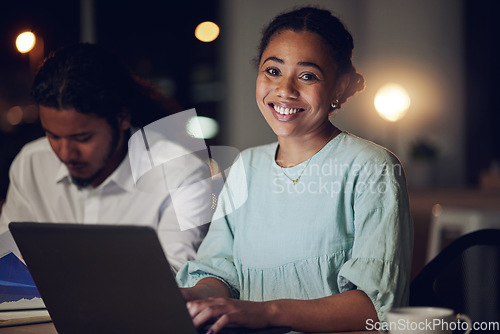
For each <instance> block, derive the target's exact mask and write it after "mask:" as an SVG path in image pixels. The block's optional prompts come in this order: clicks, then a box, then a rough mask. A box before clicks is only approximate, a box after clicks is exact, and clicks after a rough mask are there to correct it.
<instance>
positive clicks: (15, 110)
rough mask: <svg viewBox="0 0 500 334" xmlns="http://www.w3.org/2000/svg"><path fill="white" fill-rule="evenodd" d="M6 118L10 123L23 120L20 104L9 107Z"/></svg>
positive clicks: (13, 123) (17, 122) (14, 123)
mask: <svg viewBox="0 0 500 334" xmlns="http://www.w3.org/2000/svg"><path fill="white" fill-rule="evenodd" d="M6 118H7V122H9V123H10V125H18V124H19V123H21V121H22V120H23V109H22V108H21V107H20V106H14V107H12V108H10V109H9V111H7V115H6Z"/></svg>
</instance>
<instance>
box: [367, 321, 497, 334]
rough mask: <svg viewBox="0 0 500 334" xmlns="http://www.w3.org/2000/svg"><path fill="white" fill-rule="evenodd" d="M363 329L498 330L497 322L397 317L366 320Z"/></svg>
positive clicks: (414, 331)
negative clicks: (389, 319) (382, 319)
mask: <svg viewBox="0 0 500 334" xmlns="http://www.w3.org/2000/svg"><path fill="white" fill-rule="evenodd" d="M365 329H366V330H367V331H373V330H376V331H379V332H391V331H401V332H408V333H419V332H424V331H436V332H439V333H441V332H443V333H450V332H455V331H458V332H461V333H462V332H464V333H465V332H468V331H469V330H471V329H472V330H474V331H476V332H477V331H484V332H485V333H491V332H498V331H499V330H500V323H499V322H473V323H472V325H471V324H469V323H468V322H467V321H460V319H458V320H457V321H446V320H444V319H425V320H422V321H410V320H407V319H399V320H398V321H390V322H389V321H383V322H378V321H374V320H373V319H368V320H367V321H366V326H365Z"/></svg>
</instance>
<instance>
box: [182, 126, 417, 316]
mask: <svg viewBox="0 0 500 334" xmlns="http://www.w3.org/2000/svg"><path fill="white" fill-rule="evenodd" d="M277 145H278V144H277V143H273V144H269V145H265V146H260V147H256V148H251V149H248V150H245V151H244V152H242V153H241V155H240V157H239V161H238V163H236V164H235V165H234V167H233V168H232V170H231V172H230V174H229V177H228V180H227V182H226V185H225V188H224V189H223V191H222V192H221V195H220V197H219V202H218V206H217V209H216V212H215V217H220V218H217V219H214V221H213V222H212V224H211V226H210V229H209V232H208V234H207V236H206V238H205V240H204V241H203V242H202V244H201V246H200V248H199V250H198V256H197V259H196V260H195V261H190V262H188V263H186V264H185V265H184V266H183V267H182V268H181V269H180V271H179V272H178V274H177V279H178V282H179V284H180V286H184V287H189V286H193V285H195V284H196V282H197V281H199V280H200V279H202V278H204V277H207V276H212V277H217V278H219V279H221V280H222V281H223V282H225V283H226V284H227V285H228V286H229V288H230V290H231V292H232V294H233V297H234V298H240V299H243V300H252V301H266V300H274V299H281V298H292V299H315V298H321V297H325V296H329V295H333V294H337V293H340V292H344V291H348V290H352V289H360V290H362V291H364V292H365V293H366V294H367V295H368V296H369V297H370V299H371V300H372V302H373V304H374V306H375V308H376V310H377V312H378V315H379V318H380V319H381V320H383V319H385V313H386V312H387V311H388V310H389V309H390V308H392V307H397V306H402V305H406V304H407V303H408V292H409V278H410V276H409V275H410V268H411V253H412V247H413V229H412V221H411V217H410V213H409V204H408V194H407V190H406V180H405V175H404V171H403V168H402V166H401V164H400V162H399V161H398V159H397V158H396V157H395V156H394V155H393V154H392V153H391V152H389V151H387V150H386V149H384V148H382V147H380V146H378V145H375V144H374V143H371V142H369V141H366V140H363V139H360V138H358V137H356V136H354V135H352V134H349V133H347V132H345V131H344V132H342V133H341V134H339V135H338V136H337V137H335V138H334V139H333V140H331V141H330V142H329V143H328V144H326V145H325V146H324V147H323V149H321V151H319V152H318V153H317V154H316V155H314V156H313V157H312V158H311V160H310V161H309V164H308V162H307V161H306V162H303V163H301V164H299V165H297V166H294V167H291V168H284V169H283V170H282V169H281V168H280V166H278V165H277V164H276V162H275V154H276V149H277ZM285 173H286V175H287V176H288V177H289V178H291V179H296V178H298V177H299V176H300V175H301V173H302V175H301V176H300V180H299V181H298V182H297V184H296V185H294V184H293V182H292V181H291V180H290V179H289V178H288V177H287V176H286V175H285ZM238 203H243V204H242V205H241V206H239V207H238V205H239V204H238Z"/></svg>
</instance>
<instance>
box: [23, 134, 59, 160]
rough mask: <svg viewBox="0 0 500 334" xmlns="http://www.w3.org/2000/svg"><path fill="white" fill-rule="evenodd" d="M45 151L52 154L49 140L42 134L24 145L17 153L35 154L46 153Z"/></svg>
mask: <svg viewBox="0 0 500 334" xmlns="http://www.w3.org/2000/svg"><path fill="white" fill-rule="evenodd" d="M46 152H52V154H53V151H52V148H51V147H50V144H49V141H48V139H47V137H45V136H44V137H40V138H38V139H35V140H33V141H31V142H29V143H27V144H26V145H24V146H23V148H22V149H21V151H20V152H19V155H23V156H31V155H36V154H46Z"/></svg>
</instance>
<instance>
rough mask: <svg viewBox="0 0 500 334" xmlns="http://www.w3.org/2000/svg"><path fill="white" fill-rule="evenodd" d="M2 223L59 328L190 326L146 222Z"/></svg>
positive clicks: (169, 329)
mask: <svg viewBox="0 0 500 334" xmlns="http://www.w3.org/2000/svg"><path fill="white" fill-rule="evenodd" d="M9 228H10V231H11V233H12V236H13V237H14V240H15V241H16V243H17V245H18V247H19V250H20V252H21V254H22V256H23V259H24V260H25V262H26V265H27V266H28V269H29V270H30V273H31V276H32V277H33V280H34V282H35V284H36V286H37V288H38V291H39V293H40V296H41V297H42V299H43V301H44V303H45V305H46V307H47V310H48V312H49V314H50V316H51V318H52V321H53V322H54V326H55V327H56V329H57V331H58V332H59V333H76V334H79V333H86V334H88V333H122V334H124V333H125V334H126V333H183V334H184V333H185V334H195V333H198V330H196V329H195V327H194V325H193V322H192V320H191V317H190V315H189V313H188V311H187V309H186V305H185V300H184V298H183V297H182V294H181V292H180V290H179V288H178V286H177V282H176V280H175V276H174V273H173V272H172V270H171V267H170V264H169V263H168V260H167V258H166V257H165V254H164V252H163V250H162V247H161V244H160V242H159V240H158V237H157V234H156V231H155V230H154V229H153V228H151V227H146V226H129V225H127V226H125V225H88V224H85V225H84V224H62V223H57V224H56V223H29V222H28V223H20V222H14V223H11V224H10V225H9ZM204 330H205V331H206V328H205V329H204ZM288 331H289V329H287V328H269V329H265V330H250V329H243V328H242V329H234V328H233V329H227V330H224V332H230V333H233V332H234V333H286V332H288Z"/></svg>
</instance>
